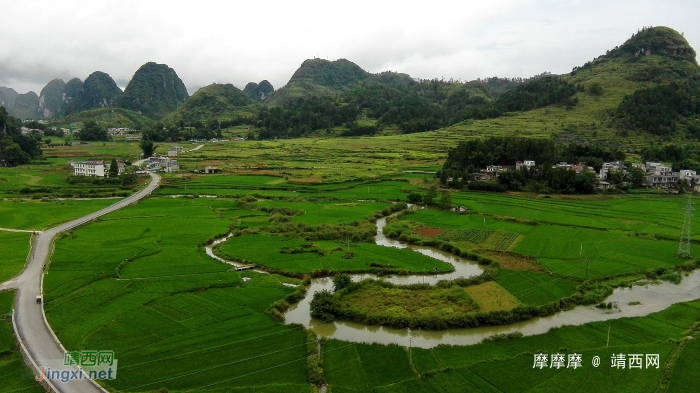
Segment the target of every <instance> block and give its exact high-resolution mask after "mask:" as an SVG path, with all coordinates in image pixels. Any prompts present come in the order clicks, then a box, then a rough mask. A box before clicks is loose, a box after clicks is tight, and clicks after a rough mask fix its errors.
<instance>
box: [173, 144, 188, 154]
mask: <svg viewBox="0 0 700 393" xmlns="http://www.w3.org/2000/svg"><path fill="white" fill-rule="evenodd" d="M170 151H174V152H177V153H182V152H183V151H185V148H184V147H182V146H175V145H172V146H170Z"/></svg>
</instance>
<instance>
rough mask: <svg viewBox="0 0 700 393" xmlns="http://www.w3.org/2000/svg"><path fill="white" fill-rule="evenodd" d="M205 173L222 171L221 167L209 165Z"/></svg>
mask: <svg viewBox="0 0 700 393" xmlns="http://www.w3.org/2000/svg"><path fill="white" fill-rule="evenodd" d="M204 173H206V174H212V173H221V169H219V168H217V167H215V166H208V167H205V168H204Z"/></svg>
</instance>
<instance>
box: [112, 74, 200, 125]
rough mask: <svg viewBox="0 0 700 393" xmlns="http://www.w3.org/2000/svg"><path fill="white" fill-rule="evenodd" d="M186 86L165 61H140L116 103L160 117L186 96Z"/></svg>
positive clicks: (185, 98)
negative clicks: (142, 63) (162, 62)
mask: <svg viewBox="0 0 700 393" xmlns="http://www.w3.org/2000/svg"><path fill="white" fill-rule="evenodd" d="M188 97H189V95H188V94H187V88H185V84H184V83H182V80H180V78H179V77H178V76H177V74H176V73H175V70H173V69H172V68H170V67H168V66H167V65H165V64H156V63H154V62H148V63H146V64H144V65H142V66H141V67H140V68H139V69H138V70H137V71H136V73H135V74H134V76H133V77H132V78H131V81H129V84H128V85H127V86H126V89H124V95H123V96H122V97H121V99H120V103H119V106H120V107H122V108H126V109H130V110H133V111H135V112H138V113H141V114H143V115H145V116H148V117H150V118H156V119H158V118H162V117H164V116H166V115H167V114H169V113H170V112H172V111H174V110H175V109H176V108H177V107H178V105H180V104H182V103H183V102H185V101H186V100H187V98H188Z"/></svg>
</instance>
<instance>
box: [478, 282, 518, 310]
mask: <svg viewBox="0 0 700 393" xmlns="http://www.w3.org/2000/svg"><path fill="white" fill-rule="evenodd" d="M464 291H465V292H466V293H467V294H468V295H469V297H471V298H472V300H474V302H476V304H477V305H478V306H479V311H499V310H510V309H511V308H514V307H517V306H519V305H520V304H521V303H520V301H519V300H518V299H517V298H516V297H515V296H513V295H512V294H511V293H510V292H508V291H507V290H506V289H505V288H503V287H502V286H500V285H499V284H498V283H497V282H494V281H487V282H485V283H483V284H479V285H472V286H469V287H466V288H464Z"/></svg>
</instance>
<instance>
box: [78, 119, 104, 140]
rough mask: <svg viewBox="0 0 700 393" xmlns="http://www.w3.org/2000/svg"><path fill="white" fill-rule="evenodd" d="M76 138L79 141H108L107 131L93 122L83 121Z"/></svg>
mask: <svg viewBox="0 0 700 393" xmlns="http://www.w3.org/2000/svg"><path fill="white" fill-rule="evenodd" d="M78 137H79V138H80V140H81V141H106V140H108V139H109V136H108V135H107V129H106V128H105V127H103V126H100V125H99V124H97V122H96V121H94V120H85V121H84V122H83V128H82V129H81V130H80V133H79V134H78Z"/></svg>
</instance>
